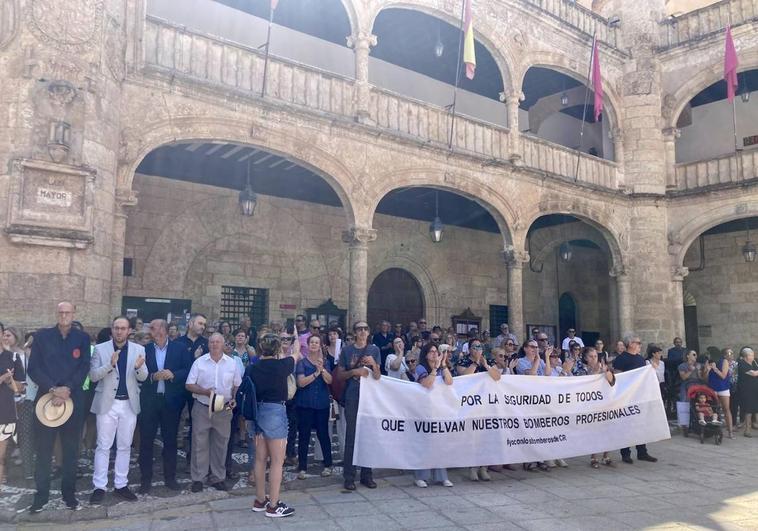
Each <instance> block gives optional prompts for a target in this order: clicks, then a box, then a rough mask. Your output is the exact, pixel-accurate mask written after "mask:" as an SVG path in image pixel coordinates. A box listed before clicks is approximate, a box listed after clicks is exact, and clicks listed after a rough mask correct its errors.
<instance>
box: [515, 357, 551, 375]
mask: <svg viewBox="0 0 758 531" xmlns="http://www.w3.org/2000/svg"><path fill="white" fill-rule="evenodd" d="M539 362H540V366H539V367H538V368H537V372H536V373H535V376H545V360H542V359H541V360H539ZM531 370H532V362H531V361H529V360H528V359H527V358H519V360H518V364H517V365H516V372H517V373H518V374H522V375H529V374H530V371H531Z"/></svg>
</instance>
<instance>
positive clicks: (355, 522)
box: [8, 435, 758, 531]
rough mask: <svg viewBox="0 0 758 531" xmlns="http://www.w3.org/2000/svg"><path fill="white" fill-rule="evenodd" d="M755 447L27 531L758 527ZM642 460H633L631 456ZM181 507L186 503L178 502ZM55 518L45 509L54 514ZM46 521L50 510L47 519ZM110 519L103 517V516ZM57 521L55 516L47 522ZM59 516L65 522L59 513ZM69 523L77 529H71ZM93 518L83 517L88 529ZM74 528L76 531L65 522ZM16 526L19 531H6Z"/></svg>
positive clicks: (145, 510) (204, 505)
mask: <svg viewBox="0 0 758 531" xmlns="http://www.w3.org/2000/svg"><path fill="white" fill-rule="evenodd" d="M756 450H758V439H746V438H744V437H742V436H741V435H740V436H738V437H737V439H736V440H728V439H727V440H725V441H724V443H723V445H721V446H715V445H714V444H713V443H712V442H711V441H706V443H705V444H700V442H699V441H698V440H696V439H692V438H689V439H685V438H683V437H682V436H681V435H674V436H673V438H672V439H671V440H670V441H666V442H663V443H658V444H653V445H650V452H651V454H653V455H655V456H657V457H658V458H659V459H660V461H659V462H658V463H657V464H650V463H640V462H636V461H635V463H634V464H633V465H627V464H624V463H621V462H620V459H619V458H618V453H617V452H616V453H615V456H614V457H615V459H616V465H617V467H616V468H615V469H609V468H606V467H603V468H601V469H600V470H593V469H592V468H590V466H589V460H588V459H587V458H575V459H569V460H568V462H569V468H568V469H553V470H551V471H550V472H524V471H522V470H518V471H515V472H505V473H491V475H492V481H490V482H478V483H474V482H471V481H469V480H468V479H466V478H465V477H464V473H463V472H464V471H462V470H455V471H451V474H450V476H451V479H452V480H453V481H454V482H455V486H454V487H452V488H444V487H442V486H432V487H430V488H427V489H419V488H416V487H415V486H413V478H412V476H411V475H410V474H408V473H406V474H401V473H399V472H395V473H389V475H384V474H382V475H383V476H384V477H381V478H380V479H379V480H378V483H379V488H377V489H376V490H368V489H365V488H363V487H361V486H360V485H359V487H358V490H357V491H356V492H352V493H349V492H343V491H342V490H341V488H340V487H341V483H339V482H338V481H339V478H328V479H321V478H314V479H312V480H305V481H297V480H292V481H289V482H288V483H287V491H286V492H285V493H284V495H283V499H284V500H285V501H286V502H287V503H289V504H291V505H292V506H293V507H295V508H296V511H297V512H296V514H295V516H293V517H290V518H286V519H281V520H273V519H268V518H265V517H264V516H263V514H260V513H258V514H256V513H252V512H250V510H249V506H250V504H251V500H252V496H251V494H250V490H249V489H248V488H238V489H237V490H235V491H234V492H233V493H220V492H208V491H207V490H206V491H205V492H204V493H201V494H182V495H180V496H177V497H175V498H168V499H162V500H161V499H159V500H158V501H157V502H156V501H155V500H147V499H142V500H141V501H140V502H137V503H134V504H127V503H120V504H117V505H112V506H110V507H108V508H107V513H106V512H104V511H105V508H100V510H101V511H103V512H101V513H97V512H92V511H93V509H89V510H88V509H87V508H85V510H83V511H80V512H78V513H71V512H70V511H65V510H59V511H55V512H56V513H60V516H61V518H62V519H64V520H63V522H61V523H57V524H51V523H42V522H41V521H38V522H36V523H35V521H34V520H33V518H34V517H30V516H28V515H27V516H25V518H26V521H22V522H19V523H18V524H17V525H18V528H19V529H53V528H55V530H56V531H58V530H77V531H79V530H96V529H133V530H139V531H146V530H148V529H151V530H171V529H180V530H196V529H230V530H231V529H246V530H256V529H269V530H274V529H288V528H292V529H294V528H300V527H301V526H307V529H311V530H317V529H318V530H320V529H345V530H354V529H360V531H369V530H371V529H379V530H381V531H389V530H392V529H422V528H434V529H438V530H439V529H470V530H489V529H491V530H497V531H507V530H510V529H519V530H520V529H526V530H531V529H534V530H542V529H561V530H562V531H569V530H574V529H576V530H593V529H598V530H601V529H602V530H616V529H679V530H682V529H719V530H721V529H723V530H730V529H758V511H756V507H758V481H756V473H758V452H757V451H756ZM633 455H634V454H633ZM180 504H181V505H182V506H179V505H180ZM46 512H47V511H46ZM43 514H44V513H43ZM106 514H107V515H108V516H109V518H107V519H105V518H102V517H103V516H105V515H106ZM48 516H49V515H48ZM56 516H57V515H56ZM71 518H75V519H76V520H77V521H76V522H75V523H74V522H72V520H71ZM85 519H86V520H85ZM65 522H68V523H65ZM8 529H12V527H8Z"/></svg>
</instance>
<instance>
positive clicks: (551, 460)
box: [545, 459, 557, 468]
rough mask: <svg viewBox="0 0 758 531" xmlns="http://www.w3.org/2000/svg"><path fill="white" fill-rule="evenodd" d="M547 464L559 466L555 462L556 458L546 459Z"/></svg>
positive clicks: (551, 466)
mask: <svg viewBox="0 0 758 531" xmlns="http://www.w3.org/2000/svg"><path fill="white" fill-rule="evenodd" d="M545 464H546V465H547V466H548V467H550V468H555V467H556V466H557V465H556V464H555V460H554V459H548V460H547V461H545Z"/></svg>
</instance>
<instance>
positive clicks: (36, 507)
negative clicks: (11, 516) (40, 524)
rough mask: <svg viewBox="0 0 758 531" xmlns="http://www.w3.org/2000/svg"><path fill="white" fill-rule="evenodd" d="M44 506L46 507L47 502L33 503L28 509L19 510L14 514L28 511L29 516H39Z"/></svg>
mask: <svg viewBox="0 0 758 531" xmlns="http://www.w3.org/2000/svg"><path fill="white" fill-rule="evenodd" d="M45 505H47V502H45V503H40V502H37V501H35V502H34V503H32V504H31V505H30V506H29V507H24V508H22V509H19V510H18V511H16V512H17V513H19V514H20V513H23V512H26V511H29V514H39V513H41V512H42V511H44V510H45Z"/></svg>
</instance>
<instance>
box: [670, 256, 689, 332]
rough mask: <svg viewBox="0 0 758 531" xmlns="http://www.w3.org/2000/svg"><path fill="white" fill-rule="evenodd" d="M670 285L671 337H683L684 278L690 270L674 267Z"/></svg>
mask: <svg viewBox="0 0 758 531" xmlns="http://www.w3.org/2000/svg"><path fill="white" fill-rule="evenodd" d="M671 273H672V274H671V284H672V287H673V293H672V296H671V304H672V308H671V309H672V312H673V317H672V320H673V323H674V334H673V336H672V337H684V278H685V277H686V276H687V275H689V273H690V270H689V269H688V268H686V267H674V268H672V271H671Z"/></svg>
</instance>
